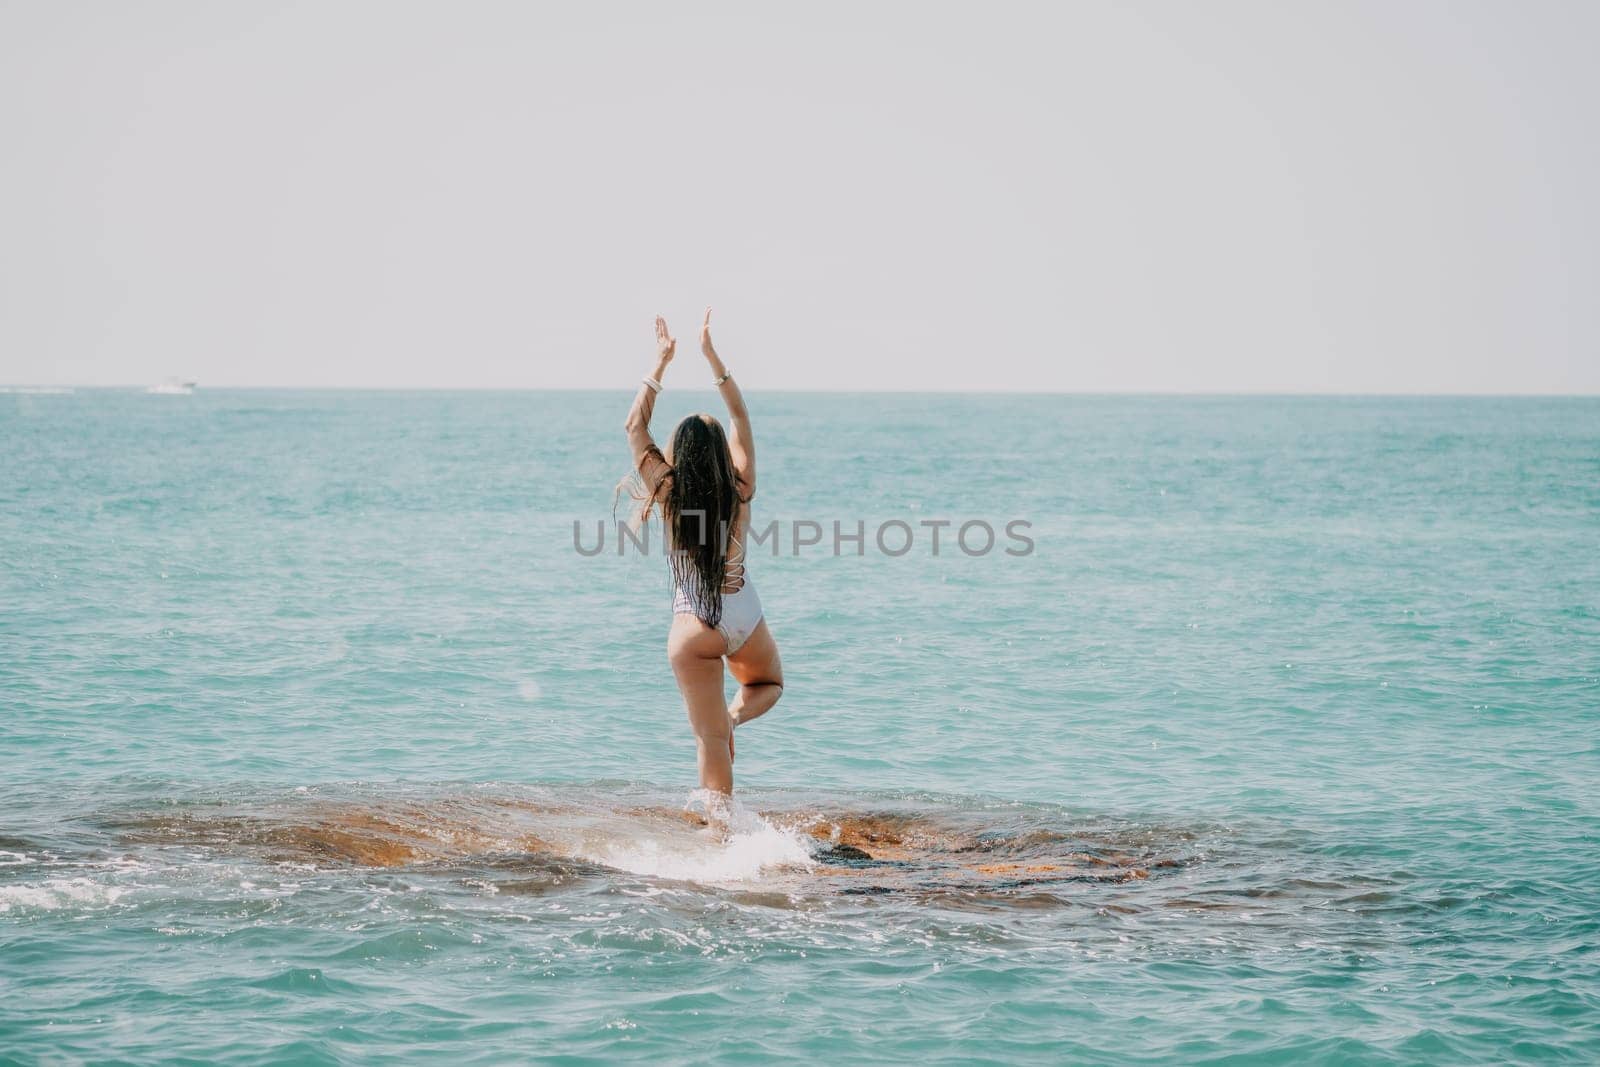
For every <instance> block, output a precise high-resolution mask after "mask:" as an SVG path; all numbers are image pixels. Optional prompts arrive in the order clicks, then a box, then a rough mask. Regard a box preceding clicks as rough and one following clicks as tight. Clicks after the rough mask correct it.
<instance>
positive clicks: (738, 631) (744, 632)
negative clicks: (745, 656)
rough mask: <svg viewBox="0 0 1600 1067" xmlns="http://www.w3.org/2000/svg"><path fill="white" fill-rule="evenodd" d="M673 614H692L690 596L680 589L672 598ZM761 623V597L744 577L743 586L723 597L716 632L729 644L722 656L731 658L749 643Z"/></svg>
mask: <svg viewBox="0 0 1600 1067" xmlns="http://www.w3.org/2000/svg"><path fill="white" fill-rule="evenodd" d="M672 611H673V614H675V615H693V614H694V608H693V607H692V606H691V605H690V603H689V594H687V593H685V592H684V591H683V590H682V589H681V588H680V589H679V590H678V591H677V594H676V595H675V596H673V598H672ZM760 624H761V598H760V597H759V596H757V595H756V587H755V584H754V583H752V582H751V581H750V576H749V575H746V576H745V579H744V585H742V586H740V587H739V591H738V592H737V593H723V594H722V622H720V623H719V624H718V625H717V632H718V633H720V634H721V635H722V636H723V637H724V638H725V639H726V640H727V642H728V651H727V653H725V654H726V655H729V656H731V655H733V654H734V653H735V652H737V651H739V647H740V646H741V645H743V644H744V643H745V642H746V641H747V640H749V638H750V635H751V634H753V633H755V632H756V627H757V626H759V625H760Z"/></svg>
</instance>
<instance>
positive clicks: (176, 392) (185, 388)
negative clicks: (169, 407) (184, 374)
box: [145, 378, 195, 396]
mask: <svg viewBox="0 0 1600 1067" xmlns="http://www.w3.org/2000/svg"><path fill="white" fill-rule="evenodd" d="M194 385H195V383H194V382H186V381H183V380H182V379H180V378H168V379H167V380H166V381H164V382H162V383H161V384H160V385H152V386H151V387H150V388H148V389H146V390H145V392H147V393H154V394H156V395H157V396H189V395H191V394H192V393H193V392H194Z"/></svg>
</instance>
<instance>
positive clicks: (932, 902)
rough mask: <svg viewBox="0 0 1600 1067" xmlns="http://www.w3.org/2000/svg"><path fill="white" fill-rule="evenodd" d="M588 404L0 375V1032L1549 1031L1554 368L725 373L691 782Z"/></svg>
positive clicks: (607, 419) (1566, 536) (1168, 1058)
mask: <svg viewBox="0 0 1600 1067" xmlns="http://www.w3.org/2000/svg"><path fill="white" fill-rule="evenodd" d="M630 399H631V394H629V393H627V392H625V391H614V392H491V391H483V392H473V391H434V392H425V391H419V392H402V391H337V390H329V391H272V390H231V391H230V390H221V389H217V390H213V389H206V388H203V387H202V388H200V389H197V390H195V391H194V392H193V393H192V395H151V394H147V393H145V392H144V391H142V390H114V389H78V390H57V391H40V390H10V391H7V392H5V393H0V1062H4V1063H19V1064H34V1063H39V1064H58V1063H59V1064H69V1063H91V1062H93V1063H98V1062H120V1063H152V1064H153V1063H207V1064H212V1063H215V1064H268V1063H273V1064H276V1063H297V1064H300V1063H304V1064H319V1063H327V1064H347V1063H355V1064H359V1063H379V1062H393V1061H396V1060H406V1061H411V1060H415V1061H431V1062H440V1063H450V1064H502V1063H527V1062H539V1063H561V1064H609V1063H617V1062H644V1063H652V1064H704V1063H710V1064H765V1063H772V1062H822V1063H836V1064H856V1063H908V1062H915V1063H919V1064H1057V1063H1106V1064H1154V1063H1181V1064H1192V1063H1238V1064H1250V1063H1261V1064H1272V1063H1283V1064H1290V1063H1294V1064H1302V1063H1313V1064H1314V1063H1329V1064H1333V1063H1338V1064H1344V1063H1395V1064H1416V1063H1440V1064H1468V1063H1507V1062H1519V1063H1520V1062H1527V1063H1536V1062H1553V1063H1592V1062H1595V1061H1597V1060H1600V399H1596V398H1461V397H1354V396H1352V397H1273V396H1246V397H1229V396H1076V395H1072V396H1059V395H1058V396H1050V395H1001V394H994V395H925V394H870V395H868V394H827V393H814V394H807V393H763V392H760V391H759V390H758V389H752V391H751V393H750V395H749V397H748V399H749V403H750V408H751V412H752V418H753V423H754V433H755V439H756V449H757V454H758V457H759V482H758V488H757V494H756V499H755V504H754V507H755V513H754V525H755V527H756V531H757V533H758V535H762V534H764V535H765V537H764V539H763V540H762V541H759V542H758V543H757V544H756V545H755V546H753V547H752V549H751V556H750V563H749V574H750V578H751V580H752V581H753V583H754V584H755V586H756V587H757V589H758V590H759V593H760V597H761V600H762V602H763V604H764V605H765V608H766V615H767V621H768V624H769V626H770V628H771V631H772V633H773V635H774V637H775V638H776V641H777V643H778V646H779V649H780V653H781V656H782V664H783V671H784V676H785V689H784V695H783V698H782V700H781V701H780V703H779V704H778V705H777V707H776V708H775V709H774V710H773V711H771V712H770V713H768V714H767V715H766V716H765V717H763V718H761V719H759V720H756V721H754V722H751V723H748V724H746V725H745V726H741V727H740V728H739V729H738V731H737V733H736V735H735V736H736V741H737V758H736V762H735V764H734V775H735V794H734V805H733V807H732V808H730V809H728V810H726V811H721V812H718V811H715V810H713V809H714V807H715V805H712V804H710V803H708V801H707V798H706V797H705V796H703V795H701V794H698V793H697V792H696V791H695V785H696V776H695V752H694V743H693V738H692V735H691V733H690V731H689V727H688V723H687V719H686V717H685V713H684V709H683V705H682V702H681V700H680V697H679V695H678V692H677V688H676V686H675V684H674V681H673V678H672V674H671V671H670V668H669V665H668V662H667V657H666V634H667V627H668V624H669V622H670V603H671V587H670V578H669V571H668V567H667V561H666V559H665V558H664V556H663V553H662V551H661V546H660V544H659V540H658V538H659V529H658V528H655V527H653V526H646V527H645V528H644V529H643V530H641V531H639V533H638V535H637V538H638V539H637V540H636V539H634V538H632V537H630V536H629V532H628V531H619V530H618V528H617V526H616V525H615V523H616V521H617V520H618V519H620V518H621V517H623V515H624V514H625V511H626V507H625V506H622V507H619V506H618V505H617V500H616V492H615V491H616V487H617V486H618V483H619V480H621V479H622V478H623V477H624V476H625V475H626V474H627V473H628V469H629V462H630V461H629V454H628V449H627V445H626V441H625V438H624V434H623V432H622V422H623V417H624V415H625V413H626V411H627V408H628V405H629V402H630ZM716 403H717V399H716V397H715V396H714V395H713V394H712V393H710V392H709V391H704V392H696V391H692V390H677V389H672V388H669V389H668V390H667V391H666V392H665V393H663V394H662V397H661V402H660V405H659V407H658V410H657V415H656V420H655V429H656V432H657V436H658V438H660V439H662V440H665V439H666V438H667V437H668V436H669V435H670V432H671V427H672V426H673V425H674V424H675V422H676V421H677V420H678V419H680V418H682V417H684V416H686V415H689V414H692V413H694V412H697V411H701V410H707V411H712V412H713V413H719V412H718V408H717V407H716ZM623 501H624V504H625V502H626V496H624V497H623ZM652 530H654V532H655V533H656V535H657V540H655V541H651V540H650V539H649V538H650V535H651V532H652ZM729 685H730V687H731V685H732V682H731V680H730V682H729ZM730 692H731V688H730Z"/></svg>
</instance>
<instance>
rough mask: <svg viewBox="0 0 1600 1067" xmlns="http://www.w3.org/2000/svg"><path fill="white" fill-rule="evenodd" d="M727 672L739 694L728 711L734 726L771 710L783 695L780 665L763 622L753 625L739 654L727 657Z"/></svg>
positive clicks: (775, 643)
mask: <svg viewBox="0 0 1600 1067" xmlns="http://www.w3.org/2000/svg"><path fill="white" fill-rule="evenodd" d="M728 672H729V673H730V674H732V675H733V677H734V679H735V680H736V681H737V682H738V683H739V693H738V695H737V696H735V697H734V698H733V704H732V705H730V706H729V708H728V715H729V717H730V718H731V719H732V720H733V723H734V725H736V726H743V725H744V724H745V723H747V722H749V721H750V720H751V719H754V718H756V717H758V716H760V715H764V714H766V713H767V712H769V711H771V710H772V705H774V704H776V703H777V702H778V698H779V697H781V696H782V695H783V663H782V661H781V660H779V659H778V643H777V642H776V641H774V640H773V639H772V631H771V630H769V629H767V620H766V619H762V620H761V621H760V622H759V623H757V624H756V628H755V630H754V631H753V632H752V633H751V634H750V636H749V637H748V638H747V639H746V640H745V643H744V644H742V645H740V646H739V651H737V652H735V653H734V654H733V655H731V656H729V657H728Z"/></svg>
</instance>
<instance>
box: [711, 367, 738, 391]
mask: <svg viewBox="0 0 1600 1067" xmlns="http://www.w3.org/2000/svg"><path fill="white" fill-rule="evenodd" d="M732 377H733V372H732V371H729V372H728V373H727V374H724V375H723V376H722V377H720V378H713V379H711V385H712V387H713V388H721V386H722V383H723V382H725V381H727V380H728V379H729V378H732Z"/></svg>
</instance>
